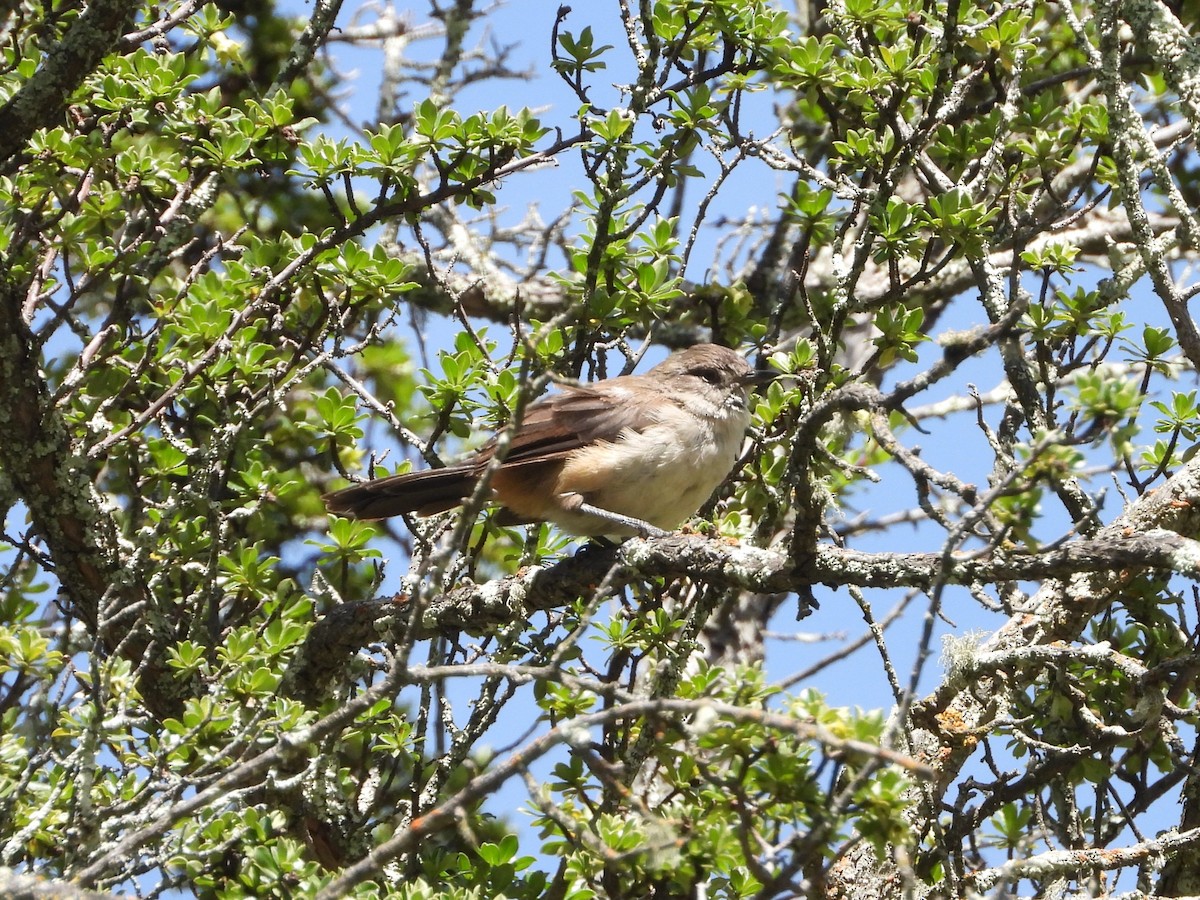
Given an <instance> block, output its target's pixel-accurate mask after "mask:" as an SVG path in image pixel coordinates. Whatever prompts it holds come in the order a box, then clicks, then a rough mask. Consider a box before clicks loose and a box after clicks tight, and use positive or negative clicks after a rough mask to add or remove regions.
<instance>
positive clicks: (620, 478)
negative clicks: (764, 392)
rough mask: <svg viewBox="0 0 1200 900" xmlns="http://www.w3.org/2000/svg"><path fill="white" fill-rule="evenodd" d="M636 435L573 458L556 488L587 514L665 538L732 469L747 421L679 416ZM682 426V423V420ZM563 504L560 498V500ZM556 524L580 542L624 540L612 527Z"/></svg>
mask: <svg viewBox="0 0 1200 900" xmlns="http://www.w3.org/2000/svg"><path fill="white" fill-rule="evenodd" d="M673 412H674V414H673V415H671V416H669V417H665V418H664V420H663V421H662V422H659V423H658V424H656V425H654V426H652V427H651V428H647V429H645V430H643V431H640V432H635V431H625V432H623V433H622V434H621V436H620V438H619V439H618V440H616V441H613V442H611V443H603V444H593V445H591V446H590V447H587V448H584V449H582V450H580V451H577V452H576V453H575V454H574V455H572V456H571V457H570V458H569V459H568V460H567V463H566V465H565V466H564V467H563V472H562V475H561V476H560V478H559V484H560V485H563V486H566V485H571V486H573V487H575V493H576V494H578V495H581V496H582V498H583V500H584V501H585V502H587V503H590V504H591V505H593V506H597V507H600V508H601V509H604V510H607V511H609V512H614V513H618V514H620V515H622V516H627V517H631V518H634V519H640V520H642V521H644V522H648V523H650V524H651V525H654V526H656V527H658V528H662V529H666V530H671V529H674V528H676V527H678V526H679V525H680V524H681V523H683V522H684V521H686V520H687V519H688V517H689V516H691V515H693V514H694V513H695V512H696V510H698V509H699V508H700V507H701V506H702V505H703V504H704V502H705V501H706V500H707V499H708V498H709V497H710V496H712V493H713V491H715V490H716V489H717V487H718V485H720V484H721V482H722V481H724V480H725V478H726V476H728V475H729V472H730V470H731V469H732V468H733V464H734V461H735V460H736V458H737V453H738V450H739V449H740V448H741V444H742V440H743V436H744V435H745V432H746V427H747V425H748V424H749V421H748V420H749V414H748V413H746V412H745V411H744V410H742V409H728V410H725V411H723V412H727V413H728V414H727V415H723V416H721V417H720V418H719V419H715V420H711V419H710V420H707V421H706V422H704V423H703V424H702V425H701V424H698V423H697V422H696V421H695V417H694V416H692V415H691V414H690V413H687V412H685V411H683V410H677V411H673ZM683 416H686V417H687V418H686V419H683V420H682V421H680V419H681V417H683ZM564 496H565V492H564ZM554 521H556V522H558V524H560V525H562V526H563V527H564V528H567V529H569V530H571V531H574V532H576V533H579V534H608V535H627V534H632V533H633V532H632V530H630V529H623V528H621V527H620V526H616V525H614V524H613V523H612V522H609V521H606V520H603V519H598V518H596V517H594V516H589V515H587V514H584V513H580V512H575V511H569V510H562V511H561V512H558V513H556V515H555V517H554Z"/></svg>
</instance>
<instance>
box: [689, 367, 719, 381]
mask: <svg viewBox="0 0 1200 900" xmlns="http://www.w3.org/2000/svg"><path fill="white" fill-rule="evenodd" d="M692 374H693V375H695V376H696V377H698V378H703V379H704V380H705V381H707V382H708V383H709V384H720V383H721V373H720V372H718V371H717V370H716V369H714V368H711V367H709V366H704V367H703V368H699V369H693V370H692Z"/></svg>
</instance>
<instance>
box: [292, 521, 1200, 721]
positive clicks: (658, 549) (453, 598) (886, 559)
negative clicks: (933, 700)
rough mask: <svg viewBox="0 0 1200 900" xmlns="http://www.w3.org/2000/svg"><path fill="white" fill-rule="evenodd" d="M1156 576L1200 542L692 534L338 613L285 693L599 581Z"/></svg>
mask: <svg viewBox="0 0 1200 900" xmlns="http://www.w3.org/2000/svg"><path fill="white" fill-rule="evenodd" d="M1198 499H1200V498H1198ZM1147 568H1150V569H1159V570H1162V571H1167V572H1176V573H1179V574H1181V575H1184V576H1186V577H1188V578H1192V579H1194V580H1197V581H1200V543H1198V542H1196V541H1193V540H1190V539H1188V538H1185V537H1181V536H1180V535H1179V534H1177V533H1174V532H1172V531H1166V530H1161V529H1156V530H1151V531H1147V532H1144V533H1138V532H1135V531H1118V532H1116V533H1112V532H1111V531H1108V532H1106V533H1105V536H1104V537H1103V538H1100V539H1096V540H1086V541H1084V540H1080V541H1075V542H1073V543H1070V544H1066V545H1065V546H1062V547H1060V548H1057V549H1054V550H1049V551H1046V552H1043V553H1006V554H998V553H988V554H982V555H980V556H977V557H961V558H955V559H952V560H951V561H950V562H949V564H947V563H946V561H945V560H944V558H943V557H942V555H941V554H940V553H863V552H860V551H857V550H845V549H841V548H838V547H827V546H826V547H819V548H818V549H817V551H816V553H815V554H814V555H813V556H812V558H810V559H806V560H793V559H790V558H788V557H786V556H784V555H783V554H780V553H775V552H772V551H770V550H763V549H760V548H758V547H749V546H741V545H733V544H728V543H726V542H724V541H721V540H716V539H712V538H707V537H702V536H700V535H693V534H673V535H670V536H669V537H665V538H653V539H646V540H642V539H634V540H630V541H627V542H626V543H624V544H622V545H621V546H619V547H587V548H585V549H584V550H583V551H581V552H579V553H578V554H576V555H575V556H574V557H572V558H570V559H567V560H564V561H563V562H561V563H558V564H557V565H554V566H550V567H549V568H543V567H540V566H534V567H530V568H527V569H523V570H521V571H520V572H517V573H516V574H515V575H512V576H509V577H508V578H502V579H499V580H497V581H492V582H488V583H486V584H473V583H470V582H468V583H465V584H463V585H460V586H459V587H457V588H455V589H454V590H452V591H449V592H447V593H445V594H442V595H440V596H437V597H435V598H433V599H432V600H431V601H430V602H429V603H428V604H427V605H426V606H425V607H424V608H423V609H421V610H414V609H413V608H412V607H411V606H410V604H409V603H408V597H407V596H405V595H397V596H395V597H390V598H387V599H380V600H371V601H366V602H362V603H347V604H345V605H344V606H340V607H338V608H336V609H334V610H333V611H331V612H330V613H329V614H328V615H327V616H326V617H325V618H324V619H322V620H321V621H320V622H318V623H317V624H316V625H314V626H313V629H312V631H311V632H310V634H309V636H308V640H307V641H306V642H305V644H304V647H303V648H302V650H301V651H300V653H299V655H298V656H297V657H296V659H295V660H293V662H292V665H291V667H290V668H289V670H288V674H287V676H286V679H285V690H286V691H287V692H288V693H290V694H293V695H294V696H298V697H301V698H304V699H305V700H307V701H310V702H311V701H316V700H319V699H320V698H321V697H322V696H324V695H325V693H326V692H327V691H328V690H329V689H330V687H331V686H332V685H334V684H336V683H337V681H338V678H337V676H338V673H340V672H341V671H342V668H343V666H344V665H345V663H346V662H347V661H348V660H349V659H350V658H351V657H352V656H353V655H354V654H355V653H357V652H358V651H359V650H361V649H362V648H363V647H366V646H368V645H370V644H372V643H374V642H376V641H380V640H387V641H390V640H397V641H398V640H400V639H402V638H408V639H416V640H424V639H428V638H431V637H435V636H454V635H457V634H459V633H461V632H468V633H480V632H485V631H488V630H489V629H492V628H496V627H499V626H503V625H507V624H510V623H512V622H514V621H518V620H520V619H523V618H525V617H527V616H529V615H530V614H531V613H533V612H536V611H538V610H546V609H557V608H561V607H564V606H566V605H567V604H569V603H573V602H574V601H576V600H578V599H579V598H581V597H588V596H591V594H592V593H593V592H594V590H595V586H596V585H598V584H601V583H605V584H608V585H610V586H611V589H612V590H618V589H619V588H620V587H622V586H623V585H626V584H629V583H630V582H633V581H636V580H640V579H645V578H663V577H665V578H691V579H694V580H696V581H702V582H705V583H707V584H711V585H715V586H717V587H723V588H729V589H732V590H747V591H754V592H757V593H787V592H800V591H802V590H803V589H805V588H808V587H810V586H812V585H816V584H824V585H828V586H832V587H837V586H841V585H857V586H859V587H878V588H890V587H917V588H923V589H930V588H932V587H933V586H934V585H937V584H958V585H972V584H984V583H994V582H997V581H1029V580H1044V579H1056V578H1068V577H1070V576H1072V575H1073V574H1075V573H1099V572H1102V573H1105V574H1104V577H1103V578H1101V579H1098V580H1099V581H1101V582H1103V583H1106V584H1126V583H1127V582H1128V579H1129V578H1130V577H1132V573H1133V572H1134V571H1140V570H1143V569H1147ZM1113 572H1117V573H1118V575H1119V577H1116V578H1114V577H1112V573H1113ZM808 612H809V610H808V609H801V610H800V613H801V615H805V614H807V613H808Z"/></svg>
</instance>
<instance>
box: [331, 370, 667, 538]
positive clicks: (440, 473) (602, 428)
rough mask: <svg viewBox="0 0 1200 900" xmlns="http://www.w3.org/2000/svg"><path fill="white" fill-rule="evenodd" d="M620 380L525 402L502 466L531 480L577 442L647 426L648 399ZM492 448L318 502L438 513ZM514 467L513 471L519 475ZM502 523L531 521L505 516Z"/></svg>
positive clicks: (358, 510) (336, 508)
mask: <svg viewBox="0 0 1200 900" xmlns="http://www.w3.org/2000/svg"><path fill="white" fill-rule="evenodd" d="M624 381H625V378H623V377H622V378H614V379H612V380H611V381H604V382H598V383H597V384H596V385H580V386H578V387H575V386H567V387H564V388H563V389H562V390H561V391H560V392H559V393H556V394H551V395H550V396H548V397H544V398H543V399H541V400H538V401H537V402H536V403H532V404H530V405H529V407H527V408H526V410H525V415H524V417H523V418H522V419H521V427H520V428H519V429H518V430H517V433H516V434H515V435H514V436H513V439H512V444H511V445H510V447H509V452H508V455H507V456H506V457H505V458H504V463H503V465H502V468H503V469H505V470H508V471H510V472H512V475H513V476H514V477H519V478H520V479H521V480H527V479H532V480H536V479H537V478H539V477H540V475H541V474H542V472H544V469H545V467H548V466H559V465H561V464H562V461H563V460H564V459H566V458H567V456H569V455H570V454H571V453H573V452H574V451H575V450H578V449H579V448H580V447H583V446H586V445H588V444H591V443H593V442H595V441H615V440H616V439H617V438H618V436H619V435H620V433H621V432H622V431H623V430H625V429H627V428H631V429H633V430H634V431H637V430H639V429H641V428H644V427H647V426H649V425H651V424H653V422H654V421H655V419H654V417H653V415H652V413H651V412H650V409H649V406H650V405H652V404H649V403H647V402H638V400H637V398H638V397H639V396H640V395H639V394H638V393H637V392H631V391H628V390H627V389H626V388H625V385H624V383H623V382H624ZM495 452H496V441H495V440H494V439H493V440H491V441H488V442H487V443H486V444H485V445H484V446H483V447H481V448H480V449H479V451H478V452H477V453H476V454H475V455H474V456H472V457H470V458H469V459H466V460H464V461H463V462H461V463H459V464H457V465H454V466H449V467H447V468H444V469H429V470H427V471H424V472H410V473H407V474H404V475H392V476H390V477H388V478H379V479H376V480H375V481H368V482H364V483H363V484H357V485H354V486H353V487H348V488H344V489H342V490H340V491H335V492H334V493H332V494H326V495H325V498H324V499H325V505H326V507H327V508H328V509H329V511H330V512H333V513H337V514H339V515H350V516H355V517H356V518H360V519H384V518H387V517H389V516H397V515H400V514H402V513H415V514H416V515H419V516H428V515H432V514H434V513H439V512H444V511H446V510H448V509H453V508H454V507H455V506H458V505H459V504H460V503H462V501H463V500H464V499H466V498H467V497H469V496H471V492H472V491H473V490H474V489H475V482H476V480H477V479H478V478H479V473H480V472H481V471H482V470H483V468H484V467H485V466H486V465H487V464H488V462H489V461H490V460H491V459H492V457H493V456H494V455H495ZM515 470H520V475H519V476H518V475H517V471H515ZM498 481H503V480H502V479H498ZM508 521H511V522H525V521H532V520H531V519H528V518H521V517H510V520H508Z"/></svg>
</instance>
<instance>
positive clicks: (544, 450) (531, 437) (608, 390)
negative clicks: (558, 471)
mask: <svg viewBox="0 0 1200 900" xmlns="http://www.w3.org/2000/svg"><path fill="white" fill-rule="evenodd" d="M624 381H625V378H624V377H622V378H614V379H612V380H611V381H603V382H598V383H597V384H596V385H579V386H578V387H576V386H573V385H572V386H565V387H563V388H562V390H561V391H560V392H559V393H557V394H551V395H550V396H548V397H545V398H543V399H541V400H538V401H537V402H536V403H532V404H530V405H529V407H528V408H527V409H526V410H525V415H524V417H523V418H522V419H521V427H520V428H519V429H518V430H517V433H516V434H515V435H514V436H513V439H512V444H511V445H510V447H509V450H508V455H507V456H506V457H505V458H504V465H505V466H510V465H511V466H518V465H527V464H531V463H548V462H552V461H557V460H562V459H564V458H565V457H566V456H568V455H569V454H570V453H572V452H573V451H575V450H578V449H579V448H580V447H584V446H587V445H588V444H591V443H594V442H596V441H615V440H617V438H618V437H619V436H620V434H621V432H622V431H624V430H626V429H631V430H633V431H640V430H641V429H642V428H645V427H648V426H649V425H651V424H653V423H654V422H655V421H656V419H655V417H654V416H653V414H652V413H651V412H650V409H649V407H650V406H653V404H649V403H646V402H638V399H637V398H638V397H639V396H640V395H639V394H638V393H637V392H633V391H629V390H627V389H626V387H625V385H624V384H623V382H624ZM655 399H657V398H655ZM494 452H495V444H494V442H493V441H489V442H488V443H487V444H486V445H485V446H484V447H482V448H481V449H480V451H479V453H478V454H477V455H476V457H475V460H477V461H478V463H479V464H480V465H481V466H482V465H486V464H487V461H488V460H490V459H491V458H492V455H493V453H494Z"/></svg>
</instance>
